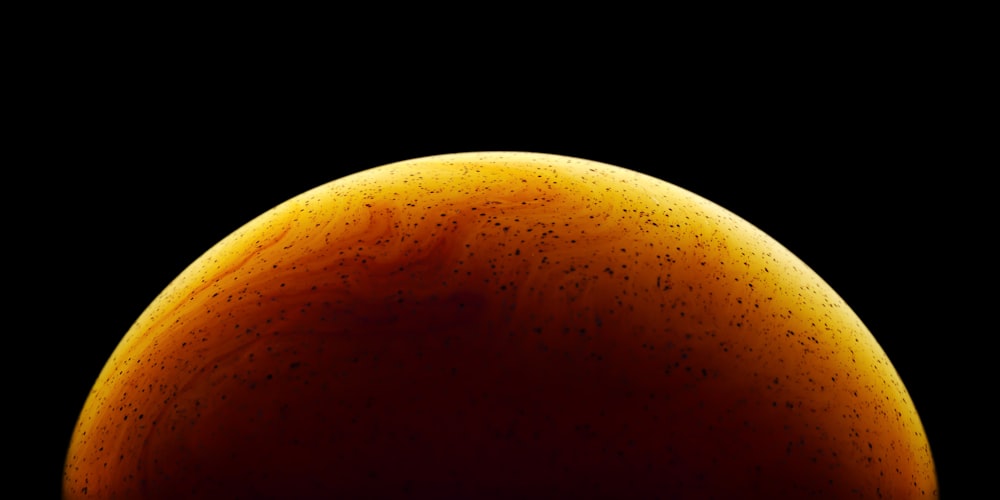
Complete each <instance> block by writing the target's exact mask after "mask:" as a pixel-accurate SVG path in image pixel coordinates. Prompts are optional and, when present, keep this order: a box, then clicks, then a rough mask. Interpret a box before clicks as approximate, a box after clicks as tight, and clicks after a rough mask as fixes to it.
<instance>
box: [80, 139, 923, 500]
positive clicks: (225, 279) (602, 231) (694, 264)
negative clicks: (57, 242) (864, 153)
mask: <svg viewBox="0 0 1000 500" xmlns="http://www.w3.org/2000/svg"><path fill="white" fill-rule="evenodd" d="M64 487H65V494H66V496H67V497H68V498H83V497H98V498H172V499H175V498H194V497H205V498H233V497H239V498H251V497H262V496H263V497H268V496H280V497H286V498H287V497H307V498H315V497H317V496H322V495H325V494H330V495H338V496H344V497H347V498H358V497H386V496H389V497H391V496H407V495H412V496H433V497H437V498H440V497H455V496H458V497H465V498H482V497H491V496H508V497H516V498H524V497H543V498H570V497H579V496H582V497H594V496H611V497H617V498H623V497H630V496H641V497H663V498H768V499H773V498H787V497H796V498H798V497H809V498H813V497H816V498H838V499H843V498H907V499H910V498H934V497H936V496H937V484H936V478H935V472H934V465H933V462H932V459H931V454H930V450H929V447H928V441H927V438H926V436H925V435H924V430H923V427H922V425H921V422H920V419H919V418H918V415H917V413H916V411H915V409H914V405H913V403H912V402H911V400H910V398H909V396H908V394H907V392H906V389H905V388H904V386H903V384H902V382H901V381H900V378H899V376H898V375H897V373H896V371H895V370H894V368H893V367H892V364H891V363H890V361H889V359H887V358H886V356H885V353H884V352H883V351H882V349H881V348H880V347H879V345H878V343H877V342H876V340H875V338H874V337H873V336H872V334H871V333H870V332H869V331H868V330H867V329H866V327H865V326H864V325H863V324H862V323H861V321H860V320H859V319H858V317H857V316H856V315H855V314H854V312H852V310H851V309H850V308H849V307H848V306H847V305H846V304H845V303H844V302H843V300H842V299H841V298H840V297H839V296H838V295H837V294H836V293H835V292H834V291H833V290H832V289H831V288H830V287H829V286H828V285H827V284H826V283H825V282H824V281H823V280H821V279H820V277H818V276H817V275H816V274H815V273H814V272H813V271H811V270H810V269H809V268H808V267H807V266H806V265H805V264H803V263H802V262H801V261H800V260H799V259H797V258H796V257H795V256H793V255H792V254H790V253H789V252H788V251H787V250H786V249H785V248H784V247H782V246H781V245H779V244H778V243H777V242H775V241H774V240H772V239H771V238H770V237H768V236H767V235H765V234H764V233H763V232H761V231H760V230H758V229H756V228H755V227H753V226H751V225H750V224H749V223H747V222H746V221H744V220H742V219H740V218H739V217H737V216H736V215H733V214H732V213H730V212H728V211H726V210H725V209H723V208H721V207H719V206H717V205H715V204H713V203H711V202H710V201H707V200H705V199H703V198H701V197H699V196H697V195H695V194H692V193H690V192H688V191H685V190H683V189H680V188H678V187H676V186H673V185H671V184H668V183H666V182H663V181H661V180H657V179H654V178H652V177H648V176H645V175H642V174H639V173H636V172H632V171H629V170H626V169H622V168H618V167H613V166H609V165H605V164H600V163H595V162H591V161H586V160H581V159H574V158H567V157H562V156H552V155H542V154H532V153H501V152H486V153H465V154H455V155H444V156H437V157H429V158H420V159H415V160H411V161H405V162H400V163H395V164H390V165H386V166H383V167H379V168H376V169H371V170H368V171H365V172H361V173H358V174H355V175H351V176H348V177H345V178H342V179H339V180H336V181H333V182H331V183H329V184H326V185H323V186H319V187H317V188H315V189H313V190H310V191H308V192H306V193H303V194H302V195H300V196H297V197H295V198H293V199H291V200H288V201H287V202H285V203H283V204H281V205H279V206H278V207H276V208H274V209H273V210H271V211H268V212H266V213H264V214H262V215H261V216H260V217H258V218H256V219H254V220H253V221H251V222H249V223H248V224H247V225H245V226H244V227H242V228H241V229H239V230H238V231H236V232H235V233H233V234H232V235H230V236H229V237H227V238H226V239H224V240H223V241H221V242H220V243H219V244H217V245H216V246H215V247H213V248H211V249H210V250H209V251H208V252H207V253H205V254H204V255H203V256H202V257H201V258H199V259H198V260H197V261H195V262H194V263H193V264H192V265H191V266H190V267H189V268H188V269H186V270H185V271H184V272H183V273H182V274H181V275H180V276H178V277H177V278H176V280H175V281H174V282H172V283H171V284H170V286H168V287H167V288H166V290H164V291H163V293H162V294H161V295H160V296H158V297H157V298H156V299H155V300H154V301H153V303H152V304H151V305H150V306H149V308H148V309H147V310H146V311H145V312H144V313H143V314H142V315H141V317H140V318H139V319H138V320H137V321H136V322H135V324H134V326H133V327H132V328H131V329H130V330H129V331H128V332H127V334H126V335H125V337H124V338H123V339H122V341H121V344H120V345H119V346H118V348H117V349H116V350H115V351H114V353H113V354H112V356H111V358H110V360H109V361H108V363H107V365H106V367H105V369H104V370H103V372H102V373H101V374H100V377H99V380H98V381H97V383H96V385H95V386H94V388H93V391H92V393H91V395H90V397H89V399H88V400H87V402H86V406H85V407H84V409H83V411H82V414H81V416H80V420H79V423H78V425H77V428H76V430H75V434H74V436H73V439H72V443H71V447H70V450H69V453H68V458H67V463H66V469H65V482H64Z"/></svg>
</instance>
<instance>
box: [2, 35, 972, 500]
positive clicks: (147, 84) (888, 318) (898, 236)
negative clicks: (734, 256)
mask: <svg viewBox="0 0 1000 500" xmlns="http://www.w3.org/2000/svg"><path fill="white" fill-rule="evenodd" d="M162 33H163V34H164V37H160V38H157V37H153V38H151V39H144V43H143V44H141V49H135V48H134V47H132V48H127V47H126V45H127V44H124V45H123V44H121V43H120V42H121V40H122V39H121V38H117V39H114V40H108V41H107V42H106V43H104V42H101V43H95V44H86V45H85V48H82V49H81V48H72V47H65V48H64V49H65V50H61V51H59V54H60V58H59V61H58V62H59V65H60V66H59V67H60V68H61V69H60V70H59V71H56V75H55V76H54V77H53V78H52V79H46V80H45V81H44V82H42V83H44V85H43V86H42V92H43V93H44V94H46V95H47V96H48V98H49V103H50V105H51V106H50V107H47V108H46V109H45V110H44V112H40V114H39V115H36V116H35V117H34V118H33V119H32V120H31V126H32V127H39V128H40V129H42V130H44V131H45V133H46V135H45V137H47V138H55V139H50V140H45V141H41V143H39V144H38V145H37V146H36V147H34V148H33V150H34V157H33V158H32V159H31V160H29V161H28V162H27V163H26V164H25V168H24V169H23V170H25V171H26V173H28V174H29V175H30V176H31V178H32V179H33V180H32V181H29V182H30V184H29V185H27V186H26V187H25V189H26V190H30V191H31V192H33V193H34V194H33V196H36V198H37V199H38V200H39V201H40V202H41V203H43V204H47V205H49V206H55V207H56V210H55V212H50V213H51V214H54V215H45V214H42V213H33V215H31V216H30V217H27V218H24V217H21V218H20V219H21V220H22V222H25V221H26V222H25V223H26V224H27V225H28V226H29V229H30V230H31V231H34V232H36V233H37V234H38V235H39V236H40V237H41V238H42V239H41V240H40V241H42V242H43V243H40V244H37V245H31V246H29V247H28V248H25V249H23V250H22V251H24V252H25V254H27V255H26V257H27V258H29V259H40V260H41V263H40V266H39V267H42V268H44V269H46V272H44V273H43V274H42V275H41V276H40V277H36V278H35V279H33V280H32V283H31V287H30V289H31V292H29V293H28V294H26V295H27V298H28V300H27V302H31V303H33V305H36V304H38V303H41V305H43V306H44V307H43V310H42V311H41V312H37V313H35V314H38V315H39V322H40V324H44V325H48V326H47V327H45V328H44V329H43V330H44V331H43V332H41V333H39V334H38V335H37V336H36V337H35V338H37V339H39V340H40V341H41V342H42V343H43V346H42V347H41V349H44V352H45V353H46V354H45V355H44V356H41V357H42V358H43V359H44V363H43V364H44V365H46V366H58V370H56V372H55V375H52V376H49V377H48V378H45V377H43V378H39V379H38V380H40V381H41V382H39V383H40V384H41V385H40V387H39V389H38V390H34V391H31V394H30V395H28V396H26V398H27V401H29V402H31V401H41V402H44V403H45V405H44V407H45V412H46V415H48V416H49V417H48V418H47V419H46V420H44V426H45V428H46V429H47V431H44V432H42V433H41V435H42V436H43V438H42V443H40V444H41V445H40V446H35V447H32V449H31V450H30V453H32V456H35V457H37V460H32V461H29V462H28V464H26V465H30V468H32V469H35V468H37V467H41V468H43V469H44V473H43V474H42V476H43V479H42V481H43V483H42V486H41V487H42V488H45V489H49V488H50V487H51V489H52V491H55V490H56V489H57V488H58V483H59V481H60V475H61V465H62V461H63V459H64V456H65V452H66V447H67V446H68V442H69V439H70V435H71V432H72V428H73V425H74V423H75V419H76V417H77V415H78V413H79V411H80V409H81V408H82V405H83V402H84V400H85V398H86V396H87V392H88V390H89V389H90V387H91V385H92V384H93V382H94V381H95V379H96V377H97V375H98V372H99V371H100V369H101V367H102V366H103V364H104V362H105V361H106V360H107V358H108V357H109V356H110V354H111V351H112V350H113V349H114V347H115V346H116V345H117V342H118V341H119V340H120V339H121V337H122V335H123V334H124V333H125V331H126V330H127V329H128V328H129V326H130V325H131V323H132V322H133V321H134V320H135V319H136V318H137V317H138V316H139V315H140V314H141V313H142V311H143V309H144V308H145V307H146V306H147V305H148V304H149V303H150V302H151V301H152V300H153V298H154V297H155V296H156V295H157V294H158V293H159V292H160V291H161V290H162V289H163V288H164V287H165V286H166V285H167V284H168V283H169V282H170V280H172V279H173V278H174V277H175V276H176V275H177V274H178V273H180V272H181V271H182V270H183V269H184V268H185V267H186V266H187V265H188V264H189V263H191V262H192V261H193V260H194V259H196V258H197V257H198V256H199V255H200V254H201V253H202V252H204V251H206V250H207V249H208V248H209V247H210V246H211V245H213V244H214V243H216V242H217V241H219V240H220V239H222V238H223V237H225V236H226V235H227V234H229V233H230V232H232V231H233V230H235V229H237V228H238V227H239V226H240V225H242V224H243V223H245V222H247V221H249V220H250V219H251V218H253V217H254V216H256V215H258V214H260V213H262V212H263V211H265V210H267V209H269V208H271V207H273V206H275V205H277V204H279V203H281V202H282V201H284V200H286V199H288V198H290V197H292V196H295V195H297V194H299V193H301V192H303V191H305V190H307V189H310V188H312V187H315V186H317V185H319V184H322V183H325V182H328V181H331V180H334V179H336V178H338V177H341V176H343V175H345V174H347V173H351V172H355V171H358V170H362V169H366V168H371V167H376V166H379V165H382V164H385V163H388V162H391V161H398V160H405V159H409V158H414V157H419V156H426V155H432V154H442V153H452V152H459V151H481V150H519V151H538V152H546V153H555V154H564V155H570V156H577V157H582V158H587V159H591V160H597V161H603V162H606V163H611V164H614V165H618V166H622V167H626V168H630V169H633V170H637V171H641V172H645V173H649V174H652V175H654V176H657V177H660V178H662V179H664V180H667V181H668V182H671V183H674V184H677V185H679V186H681V187H684V188H686V189H689V190H691V191H693V192H695V193H697V194H700V195H702V196H704V197H706V198H708V199H710V200H712V201H714V202H716V203H718V204H720V205H722V206H723V207H725V208H727V209H729V210H731V211H733V212H734V213H736V214H738V215H740V216H742V217H743V218H745V219H747V220H748V221H750V222H751V223H752V224H754V225H756V226H757V227H759V228H761V229H762V230H764V231H765V232H767V233H768V234H770V235H771V236H773V237H774V238H775V239H777V240H778V241H779V242H780V243H782V244H783V245H785V246H786V247H788V248H789V249H790V250H791V251H792V252H793V253H795V254H796V255H798V256H799V257H800V258H801V259H802V260H803V261H804V262H805V263H806V264H808V265H809V266H810V267H812V268H813V269H814V270H815V271H816V272H817V273H818V274H819V275H820V276H821V277H822V278H824V279H825V280H826V281H827V282H828V283H829V284H830V285H832V287H833V288H834V289H835V290H836V291H837V292H838V293H839V294H840V295H841V296H842V297H843V298H844V299H845V300H846V302H847V303H848V304H849V305H850V306H851V307H852V308H853V309H854V310H855V312H857V313H858V315H859V316H860V317H861V319H862V321H863V322H864V323H865V324H866V325H867V326H868V327H869V329H870V330H871V331H872V333H873V334H874V335H875V337H876V339H877V340H878V341H879V343H880V344H881V345H882V347H883V348H884V349H885V351H886V352H887V353H888V355H889V358H890V360H891V361H892V362H893V363H894V365H895V367H896V368H897V370H898V371H899V373H900V375H901V377H902V379H903V381H904V383H905V384H906V387H907V388H908V389H909V391H910V393H911V396H912V397H913V400H914V401H915V403H916V406H917V409H918V411H919V413H920V415H921V417H922V419H923V421H924V425H925V428H926V430H927V433H928V436H929V439H930V442H931V447H932V452H933V453H934V457H935V461H936V463H937V467H938V473H939V481H940V483H941V489H942V493H943V494H944V496H945V497H952V498H953V497H954V496H953V495H952V494H956V495H957V494H958V493H959V492H960V491H961V490H963V489H965V488H967V487H968V485H970V484H971V481H970V479H969V477H968V476H969V475H971V474H972V473H971V472H970V469H969V468H968V467H967V465H966V464H965V462H966V460H965V457H964V453H965V452H964V451H963V450H964V446H965V442H966V439H967V435H968V433H969V432H971V431H970V427H972V428H973V429H974V425H973V424H971V423H970V422H969V421H966V422H964V423H962V424H959V425H956V424H955V421H956V418H955V417H956V413H958V414H959V415H962V414H963V413H962V412H971V411H974V410H973V409H972V408H970V400H969V399H968V398H966V397H965V392H966V390H965V389H962V386H961V385H960V383H961V381H963V380H968V379H970V378H975V376H974V375H972V374H971V373H970V368H969V367H968V366H964V365H965V363H964V362H963V361H962V359H961V357H962V351H961V349H962V348H963V347H965V346H966V345H964V344H959V342H960V341H961V338H960V337H961V335H962V334H963V333H968V332H969V331H970V327H969V326H967V325H966V324H964V323H962V321H963V320H962V319H961V318H963V317H965V315H964V314H962V312H961V311H962V310H965V309H968V308H970V307H972V306H971V305H970V304H968V303H966V302H963V297H961V296H960V295H962V292H961V291H960V288H959V289H956V288H954V287H948V286H947V284H948V283H950V282H951V281H952V280H953V279H956V280H957V279H958V275H960V274H967V273H968V272H970V271H966V269H968V268H967V266H966V265H965V263H966V261H965V260H964V258H963V257H958V252H955V251H954V248H953V247H954V246H957V245H959V244H960V242H961V241H962V239H963V238H964V236H962V231H961V230H960V229H958V228H956V227H955V226H954V225H950V224H949V222H948V221H949V218H954V217H956V216H961V214H962V213H964V212H963V209H960V208H956V207H959V206H961V204H959V205H955V203H954V201H953V198H954V197H955V191H956V190H957V189H959V187H960V186H961V185H964V183H965V182H967V180H966V179H963V175H965V174H963V169H962V167H963V165H962V164H959V163H958V162H957V160H956V157H955V155H954V154H953V148H954V147H955V146H954V144H953V143H951V142H949V141H948V140H946V139H945V136H944V135H943V134H942V128H943V125H942V122H941V121H940V119H939V117H940V111H941V109H940V107H939V106H940V105H939V104H937V103H935V102H933V101H929V100H928V99H926V96H927V93H928V91H929V90H930V87H929V86H928V85H924V84H919V82H921V81H922V80H921V79H920V78H919V77H920V76H921V75H923V74H924V69H923V66H922V64H921V63H919V62H918V61H919V58H917V57H912V58H908V57H902V58H901V57H899V51H896V52H892V51H890V50H889V49H888V48H885V50H883V51H881V52H879V51H878V50H875V51H874V52H873V51H872V49H871V47H867V48H865V49H863V50H862V49H861V48H853V49H852V48H845V47H842V46H836V45H828V44H825V43H816V44H811V45H808V47H807V48H801V47H800V48H798V49H792V48H789V47H788V46H780V44H776V45H771V44H766V45H763V46H761V45H754V48H752V49H748V48H746V47H745V46H743V45H742V44H739V43H732V44H726V45H724V46H720V47H719V48H718V49H717V50H709V51H708V52H707V53H706V54H707V55H706V54H699V55H696V56H693V55H691V54H690V53H689V52H688V51H686V50H683V49H680V50H679V49H671V50H669V51H664V52H662V53H660V52H655V51H654V54H653V55H651V56H645V58H641V59H637V60H632V61H631V62H627V61H623V60H621V59H620V57H619V55H617V54H616V53H610V54H608V53H602V51H601V50H600V47H599V46H596V45H595V46H587V47H586V48H584V49H582V50H581V51H580V52H579V53H574V54H576V55H575V56H574V57H570V58H567V57H566V54H565V53H564V52H563V51H562V49H559V50H555V49H553V51H552V52H545V53H543V54H542V57H541V59H543V61H541V62H540V63H534V64H532V65H525V64H523V63H522V62H520V60H519V59H517V58H516V57H512V56H508V55H507V52H506V49H505V48H503V47H499V48H495V49H494V50H493V51H492V52H489V53H486V54H483V53H477V55H476V56H475V57H470V56H467V55H462V54H461V53H457V54H456V56H455V58H454V59H449V60H448V61H447V62H441V61H439V60H437V59H434V60H427V53H426V52H421V51H412V52H405V51H404V52H403V53H399V52H396V51H397V50H405V49H400V48H398V47H396V48H394V49H393V50H391V51H389V52H386V53H382V52H378V53H375V54H371V53H368V54H367V55H365V56H363V57H359V56H357V54H355V55H353V56H352V55H351V54H352V51H351V50H350V49H347V48H344V47H343V46H341V45H336V44H334V45H336V48H335V49H330V50H314V51H310V52H308V53H307V55H304V54H303V53H302V52H300V51H299V50H298V49H300V48H301V44H299V43H297V42H288V43H284V44H281V45H278V47H279V48H278V49H274V48H273V47H271V46H269V45H268V44H263V43H261V44H255V45H249V46H247V45H241V44H229V43H214V44H212V45H210V50H206V49H205V48H204V47H199V48H197V49H194V48H185V49H179V48H178V47H177V46H176V45H173V44H171V43H166V42H163V40H164V39H165V40H168V41H169V40H176V37H174V38H171V37H170V36H167V35H168V34H169V33H167V32H166V31H164V32H162ZM269 47H271V48H269ZM322 47H326V45H322ZM782 47H783V48H782ZM886 47H887V46H886ZM432 52H433V50H432ZM889 52H892V53H893V54H895V56H894V57H888V55H887V54H889ZM904 55H905V51H904ZM883 56H884V57H883ZM345 57H347V58H352V57H353V58H358V59H361V61H355V63H357V62H360V63H362V64H360V65H346V64H345V62H344V58H345ZM365 63H369V64H370V65H369V64H365ZM915 82H916V83H915ZM54 167H55V168H54ZM966 201H967V200H966ZM35 349H36V350H37V349H40V348H39V347H36V348H35ZM29 358H30V357H29ZM32 406H33V407H35V406H38V405H34V404H33V405H32ZM34 415H36V413H33V412H32V413H30V415H27V416H28V418H29V420H36V419H35V418H34ZM38 423H39V422H33V424H34V425H37V424H38ZM29 425H30V424H29ZM53 485H54V486H55V487H52V486H53Z"/></svg>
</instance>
